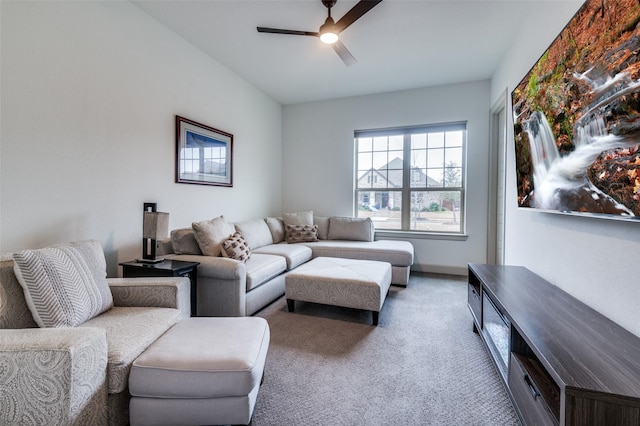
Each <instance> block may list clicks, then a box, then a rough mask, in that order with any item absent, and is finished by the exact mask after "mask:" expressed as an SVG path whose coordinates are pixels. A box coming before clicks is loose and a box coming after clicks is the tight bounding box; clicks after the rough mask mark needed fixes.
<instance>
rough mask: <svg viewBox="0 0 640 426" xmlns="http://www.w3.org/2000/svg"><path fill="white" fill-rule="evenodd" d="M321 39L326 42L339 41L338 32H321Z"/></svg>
mask: <svg viewBox="0 0 640 426" xmlns="http://www.w3.org/2000/svg"><path fill="white" fill-rule="evenodd" d="M320 41H321V42H323V43H326V44H333V43H335V42H336V41H338V34H336V33H333V32H331V31H327V32H325V33H322V34H320Z"/></svg>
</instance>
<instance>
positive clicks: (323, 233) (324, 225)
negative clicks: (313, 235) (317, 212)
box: [313, 216, 329, 240]
mask: <svg viewBox="0 0 640 426" xmlns="http://www.w3.org/2000/svg"><path fill="white" fill-rule="evenodd" d="M313 224H314V225H317V226H318V239H319V240H326V239H327V238H329V218H328V217H323V216H313Z"/></svg>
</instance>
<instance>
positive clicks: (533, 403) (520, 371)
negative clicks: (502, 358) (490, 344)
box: [508, 352, 558, 426]
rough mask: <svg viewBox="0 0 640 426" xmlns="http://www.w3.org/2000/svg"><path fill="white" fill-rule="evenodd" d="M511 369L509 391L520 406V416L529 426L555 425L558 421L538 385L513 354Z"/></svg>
mask: <svg viewBox="0 0 640 426" xmlns="http://www.w3.org/2000/svg"><path fill="white" fill-rule="evenodd" d="M510 361H511V365H510V367H509V378H508V383H509V389H510V390H511V394H512V395H513V399H514V400H515V402H516V404H517V405H518V409H519V411H520V415H521V416H522V419H523V420H524V422H525V424H527V425H553V426H556V425H557V424H558V421H557V420H556V418H555V417H554V416H553V415H552V414H551V411H550V409H549V405H548V404H547V402H546V401H545V400H544V397H543V396H542V395H541V393H540V390H539V388H538V385H537V384H536V383H535V382H534V380H533V379H532V378H531V375H530V374H529V372H528V371H527V370H526V368H525V367H524V365H523V363H521V362H520V360H519V359H518V355H516V354H514V353H513V352H512V353H511V359H510Z"/></svg>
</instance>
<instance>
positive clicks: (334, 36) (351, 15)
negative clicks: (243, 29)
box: [257, 0, 382, 66]
mask: <svg viewBox="0 0 640 426" xmlns="http://www.w3.org/2000/svg"><path fill="white" fill-rule="evenodd" d="M336 1H337V0H322V4H323V5H324V6H325V7H326V8H327V11H328V16H327V19H326V20H325V21H324V24H322V25H321V26H320V29H319V30H318V31H317V32H313V31H297V30H282V29H277V28H265V27H257V28H258V32H260V33H272V34H290V35H303V36H312V37H319V38H320V40H321V41H322V42H323V43H326V44H330V45H331V46H332V47H333V50H335V51H336V53H337V54H338V56H340V59H342V62H344V63H345V65H347V66H351V65H353V64H355V63H356V62H357V61H356V58H354V57H353V55H352V54H351V52H349V50H347V48H346V47H345V45H344V44H343V43H342V42H341V41H340V39H339V37H338V35H339V34H340V33H341V32H342V31H344V30H346V29H347V27H349V25H351V24H353V23H354V22H355V21H357V20H358V19H360V18H361V17H362V15H364V14H365V13H367V12H368V11H370V10H371V9H373V8H374V7H375V6H376V5H377V4H378V3H380V2H381V1H382V0H360V1H359V2H358V3H356V5H355V6H353V7H352V8H351V10H349V11H348V12H347V13H345V15H344V16H343V17H342V18H340V19H339V20H338V22H334V20H333V18H332V17H331V8H332V7H333V6H334V5H335V4H336Z"/></svg>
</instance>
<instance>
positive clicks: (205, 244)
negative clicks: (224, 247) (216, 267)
mask: <svg viewBox="0 0 640 426" xmlns="http://www.w3.org/2000/svg"><path fill="white" fill-rule="evenodd" d="M191 226H192V227H193V231H194V232H195V236H196V241H197V242H198V246H199V247H200V250H202V254H204V255H205V256H220V254H221V248H220V244H222V242H223V241H224V240H226V239H227V238H229V237H230V236H231V235H233V233H234V232H236V228H234V226H233V225H232V224H230V223H229V222H227V220H226V219H225V218H224V216H219V217H216V218H214V219H211V220H203V221H202V222H193V223H192V224H191Z"/></svg>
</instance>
